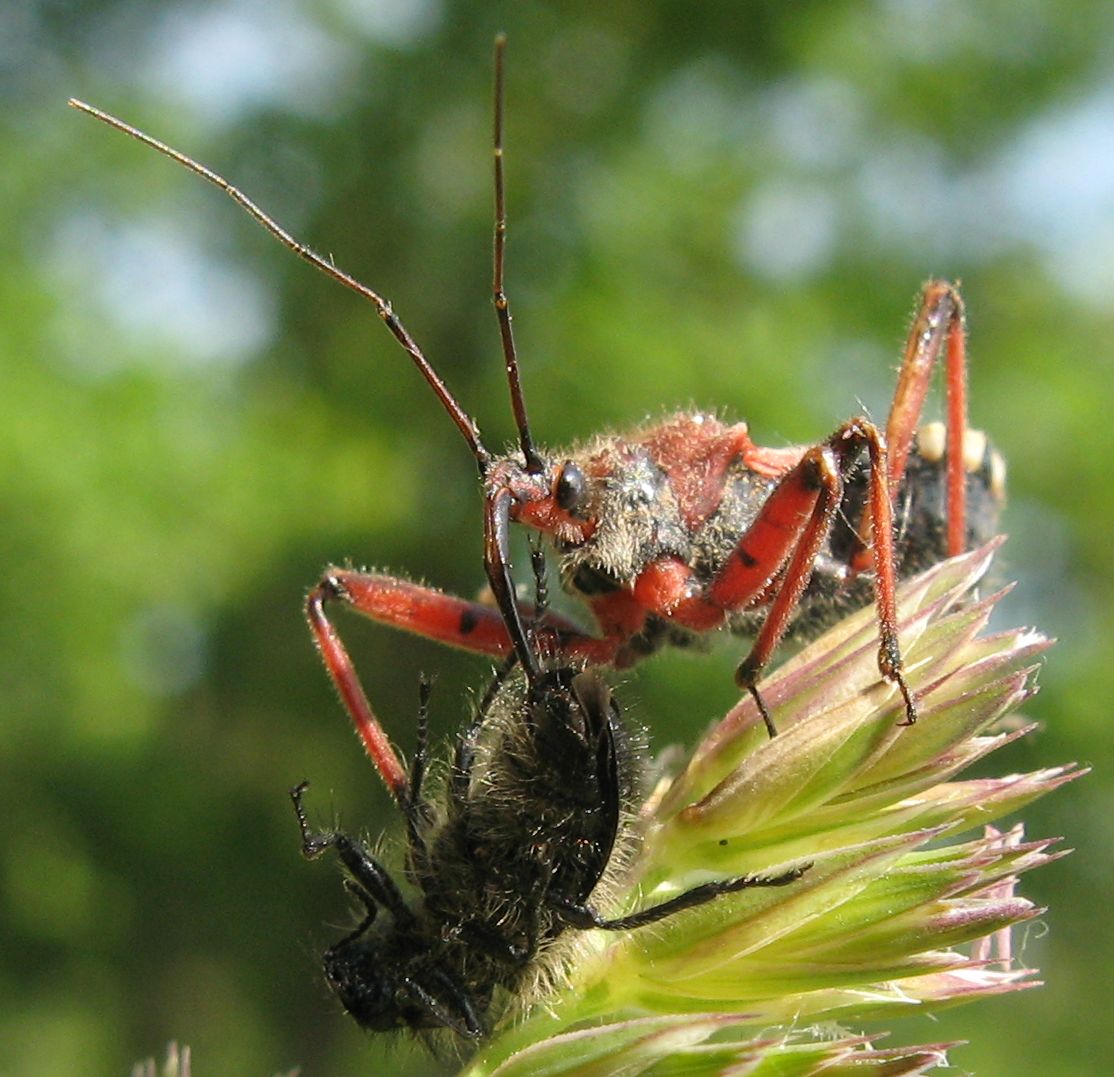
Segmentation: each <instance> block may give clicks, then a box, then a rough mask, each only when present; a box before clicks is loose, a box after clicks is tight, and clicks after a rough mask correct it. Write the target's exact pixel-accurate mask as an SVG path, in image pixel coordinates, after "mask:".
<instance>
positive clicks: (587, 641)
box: [71, 38, 1004, 777]
mask: <svg viewBox="0 0 1114 1077" xmlns="http://www.w3.org/2000/svg"><path fill="white" fill-rule="evenodd" d="M503 53H504V41H503V39H502V38H499V39H498V42H497V45H496V62H495V123H494V128H495V133H494V165H495V235H494V273H493V296H494V302H495V308H496V312H497V315H498V323H499V332H500V339H501V345H502V351H503V362H504V367H505V369H506V372H507V379H508V385H509V388H510V397H511V408H512V412H513V415H514V421H515V426H516V429H517V431H518V445H517V447H515V448H514V449H512V450H511V451H509V452H506V453H503V454H496V453H493V452H491V451H490V450H489V449H488V448H487V447H486V445H485V444H484V443H483V441H482V439H481V437H480V432H479V427H478V425H477V423H476V420H475V419H474V418H473V417H472V416H471V415H470V414H469V413H468V412H467V411H466V410H465V409H464V408H463V407H462V405H461V404H460V403H459V402H458V401H457V400H456V398H455V397H454V396H453V394H452V393H451V391H450V390H449V388H448V387H447V386H446V385H445V383H444V381H443V380H442V379H441V376H440V375H439V374H438V373H437V371H436V370H435V369H434V367H433V366H432V364H431V363H430V362H429V361H428V359H427V358H426V356H425V354H424V352H423V351H422V349H421V348H420V347H419V345H418V344H417V343H416V341H415V340H414V338H413V337H412V336H411V334H410V332H409V331H408V330H407V329H406V327H405V326H404V325H403V323H402V322H401V321H400V320H399V318H398V316H397V315H396V314H395V313H394V311H393V309H392V308H391V305H390V303H389V302H388V301H387V300H386V299H384V298H383V297H382V296H381V295H380V294H379V293H378V292H376V291H374V290H373V289H371V288H369V287H368V286H367V285H365V284H363V283H361V282H360V281H358V280H357V279H356V278H355V277H353V276H351V275H350V274H348V273H346V272H344V271H343V270H341V269H339V268H338V267H337V266H336V265H334V264H333V262H332V261H331V260H329V259H326V258H323V257H322V256H320V255H318V254H316V253H315V252H314V251H312V250H311V249H310V248H309V247H307V246H306V245H305V244H303V243H301V242H300V241H298V240H297V239H295V238H294V237H293V236H291V235H290V234H289V233H288V232H286V231H285V230H284V229H283V228H282V227H281V226H280V225H279V224H278V223H277V222H275V221H274V220H273V219H272V218H271V217H269V216H268V215H267V214H266V213H264V212H263V211H262V210H261V209H260V208H259V207H258V206H257V205H256V204H255V203H254V202H252V201H251V200H250V199H249V198H248V197H247V196H246V195H245V194H243V192H242V191H240V190H239V189H238V188H236V187H234V186H232V185H231V184H230V183H229V182H228V181H227V180H225V179H224V178H223V177H222V176H219V175H217V174H216V173H214V172H212V171H211V170H210V169H208V168H206V167H205V166H204V165H201V164H199V163H198V162H196V161H194V160H193V159H192V158H189V157H187V156H185V155H184V154H182V153H180V152H179V151H178V150H175V149H173V148H171V147H170V146H167V145H166V144H165V143H162V142H159V141H158V140H156V139H154V138H152V137H151V136H149V135H146V134H144V133H143V132H141V131H139V130H137V129H135V128H134V127H131V126H129V125H128V124H125V123H124V122H122V121H121V120H118V119H116V118H115V117H112V116H110V115H108V114H107V113H104V112H102V111H100V110H99V109H96V108H93V107H92V106H90V105H86V104H83V103H81V102H78V101H71V104H72V105H74V107H76V108H78V109H80V110H82V111H84V112H86V113H88V114H90V115H92V116H94V117H95V118H97V119H99V120H101V121H102V122H104V123H107V124H109V125H110V126H113V127H115V128H117V129H118V130H120V131H123V132H124V133H126V134H128V135H130V136H131V137H133V138H135V139H138V140H139V141H140V142H143V143H144V144H146V145H148V146H150V147H152V148H154V149H156V150H158V151H159V152H160V153H162V154H165V155H166V156H168V157H170V158H171V159H173V160H175V161H177V162H178V163H179V164H181V165H183V166H185V167H186V168H188V169H189V170H190V171H192V172H194V173H196V174H197V175H199V176H201V177H202V178H203V179H205V180H207V181H209V182H210V183H213V184H215V185H216V186H217V187H219V188H220V189H221V190H223V191H224V192H225V193H226V194H227V195H229V196H230V197H231V198H232V199H233V200H234V201H235V202H236V203H237V204H238V205H239V206H241V207H242V208H243V209H244V210H246V211H247V212H248V213H249V214H250V215H251V216H252V217H253V218H254V219H255V220H256V221H257V222H259V223H260V224H261V225H262V226H263V227H264V228H266V229H267V230H268V231H269V232H270V233H271V234H272V235H273V236H275V237H276V238H277V239H278V240H279V241H280V242H282V243H283V244H284V245H285V246H286V247H287V248H288V249H289V250H291V251H293V252H294V253H295V254H297V255H298V256H299V257H301V258H303V259H304V260H306V261H307V262H309V263H310V264H311V265H313V266H315V267H316V268H317V269H319V270H321V271H322V272H323V273H325V274H327V275H328V276H329V277H331V278H333V279H334V280H336V281H338V282H339V283H341V284H343V285H344V286H345V287H347V288H350V289H351V290H353V291H354V292H356V293H357V294H358V295H360V296H362V297H363V298H364V299H366V300H368V301H369V302H370V303H371V304H372V307H373V308H374V310H375V312H376V313H377V315H378V316H379V317H380V318H381V319H382V320H383V322H384V323H385V324H386V326H387V328H388V330H389V331H390V332H391V334H392V335H393V336H394V338H395V339H396V340H397V342H398V343H399V344H400V345H401V346H402V348H403V349H404V351H405V352H406V353H407V355H408V356H409V357H410V359H411V361H412V362H413V363H414V364H415V366H416V367H417V369H418V371H419V372H420V373H421V375H422V377H423V378H424V379H425V380H426V382H427V383H428V384H429V386H430V388H431V389H432V390H433V392H434V394H435V395H436V397H437V398H438V400H439V401H440V403H441V405H442V407H443V408H444V409H445V411H446V413H447V414H448V416H449V418H450V419H451V421H452V422H453V423H454V425H455V426H456V427H457V429H458V430H459V431H460V433H461V435H462V436H463V438H464V440H465V442H466V443H467V445H468V447H469V450H470V452H471V453H472V456H473V458H474V460H475V462H476V465H477V467H478V469H479V473H480V479H481V484H482V487H483V497H484V568H485V572H486V575H487V578H488V582H489V584H490V587H491V593H492V596H493V598H494V605H493V606H488V605H485V604H483V603H477V602H469V601H467V600H465V599H461V598H458V597H455V596H453V595H448V594H444V593H443V592H441V591H438V590H435V589H433V588H430V587H426V586H422V585H418V584H415V583H412V582H410V581H408V580H405V579H399V578H396V577H393V576H387V575H381V574H377V573H370V572H363V571H356V570H352V569H341V568H330V569H328V570H327V571H326V573H325V577H324V579H323V581H322V583H321V587H322V588H324V589H327V590H328V591H329V592H330V593H331V594H332V596H333V597H335V598H337V599H338V600H340V601H341V602H343V603H345V604H347V605H349V606H350V607H352V608H353V609H355V610H357V611H358V612H360V613H362V614H364V615H366V616H368V617H370V618H373V619H375V620H378V621H381V622H384V623H387V624H390V625H394V626H396V627H399V628H403V629H406V630H409V631H412V632H416V633H419V634H421V635H424V636H427V637H430V638H432V639H437V640H440V641H442V642H445V643H448V644H451V645H453V646H457V647H461V648H464V649H466V650H471V651H474V652H478V653H481V654H487V655H491V656H496V657H502V656H505V655H507V654H510V653H511V652H513V653H515V654H516V656H517V659H518V661H519V662H520V663H521V664H522V665H523V667H525V668H526V669H527V670H530V667H531V665H532V664H533V663H534V662H535V659H534V656H533V654H532V652H531V648H530V647H529V645H528V643H527V640H526V635H525V628H524V618H525V617H527V616H529V615H528V613H524V611H522V610H521V609H520V608H519V605H518V603H517V601H516V598H515V585H514V580H513V577H512V572H511V569H512V565H511V557H510V543H509V529H510V524H511V522H512V521H513V522H517V523H520V524H524V525H526V526H527V527H530V528H532V529H534V530H536V531H538V532H539V533H541V534H543V535H545V536H546V537H548V538H549V540H550V541H551V544H552V547H553V549H554V551H555V553H556V555H557V557H558V559H559V562H560V578H561V581H562V584H563V585H564V586H565V587H566V588H567V589H568V590H569V591H570V592H572V593H573V594H575V595H576V596H577V597H579V598H581V599H582V600H583V601H584V602H585V604H586V605H587V606H588V608H589V609H590V610H591V613H592V616H593V618H594V620H595V622H596V629H597V630H598V632H597V633H593V632H591V631H585V629H584V628H583V627H582V626H578V625H576V624H573V623H571V622H569V621H567V620H565V619H564V618H561V617H558V616H557V615H555V614H550V615H548V616H547V617H546V618H545V619H544V622H543V623H542V625H541V626H540V628H539V630H543V631H545V632H546V634H547V635H548V636H549V643H550V647H551V649H552V650H553V652H554V653H559V654H560V655H561V656H562V658H563V660H564V661H567V662H570V663H577V662H586V663H591V664H596V665H615V666H620V667H622V666H625V665H630V664H631V663H633V662H635V661H638V660H639V659H640V658H641V657H643V656H644V655H646V654H649V653H650V652H652V651H654V650H656V649H657V648H659V647H660V646H662V645H663V644H666V643H687V642H690V641H692V640H693V639H696V638H699V637H701V636H704V635H705V634H706V633H709V632H711V631H714V630H717V629H722V628H726V629H730V630H734V631H740V632H743V633H745V634H747V635H750V636H751V637H753V643H752V646H751V648H750V651H749V653H748V654H747V656H746V657H745V658H744V659H743V661H742V662H741V663H740V665H739V667H738V670H737V673H736V680H737V683H738V684H739V686H740V688H742V689H744V690H746V691H748V692H749V693H750V694H751V695H752V696H753V698H754V700H755V702H756V703H757V705H758V707H759V709H760V711H761V713H762V716H763V718H764V719H765V722H766V726H767V728H768V730H769V732H770V734H771V735H772V734H773V733H774V732H775V727H774V723H773V720H772V718H771V716H770V714H769V712H768V711H767V710H766V708H765V705H764V704H763V701H762V697H761V695H760V694H759V691H758V683H759V681H760V679H761V677H762V675H763V672H764V670H765V669H766V667H767V665H768V664H769V662H770V661H771V659H772V658H773V655H774V653H775V652H776V650H777V647H778V645H779V643H780V642H781V640H782V639H783V638H785V637H786V636H787V635H790V636H792V635H802V634H805V633H807V631H809V630H815V628H817V627H822V626H824V625H827V624H831V623H834V621H835V620H836V619H837V617H838V615H839V613H840V612H841V611H842V610H843V609H846V608H847V607H848V606H849V605H861V604H863V603H864V602H869V601H871V599H873V601H874V602H875V604H876V607H877V611H878V626H879V649H878V665H879V669H880V671H881V672H882V674H883V676H884V677H885V678H886V680H888V681H889V682H890V683H891V684H893V685H894V686H895V687H896V688H897V689H898V690H899V691H900V693H901V696H902V698H903V701H904V707H905V724H912V723H913V722H914V721H915V720H916V717H917V702H916V693H915V692H914V691H913V689H912V688H911V687H910V685H909V684H908V683H907V680H906V677H905V670H904V663H903V660H902V656H901V648H900V643H899V626H898V622H897V609H896V600H895V584H896V580H897V579H898V577H900V576H901V575H902V574H904V573H905V572H906V571H907V570H908V565H909V564H910V563H918V564H923V563H925V562H926V561H928V562H931V561H936V560H940V559H941V558H943V557H945V556H953V555H956V554H959V553H961V552H963V551H964V550H965V549H968V548H970V547H971V546H972V545H973V542H972V538H971V527H970V520H969V519H968V515H969V514H968V501H969V499H970V496H971V495H970V490H971V488H972V487H974V489H975V494H976V495H978V494H980V493H982V494H985V496H983V497H982V507H983V509H984V510H986V511H983V512H980V513H979V514H978V515H977V517H976V519H975V524H976V534H975V538H974V543H978V542H980V541H982V540H983V539H984V538H986V537H989V533H993V529H994V521H995V519H996V515H997V508H998V506H999V505H1000V504H1001V501H1002V498H1003V493H1004V468H1003V466H1002V464H1001V460H1000V458H999V457H998V456H997V454H996V453H994V452H993V451H992V450H991V449H989V448H988V446H987V442H986V439H985V437H983V436H982V435H980V434H978V433H977V432H975V431H972V430H970V429H968V426H967V390H966V369H967V355H966V331H965V314H964V305H963V300H962V297H961V296H960V294H959V291H958V289H957V288H956V286H954V285H953V284H950V283H948V282H947V281H942V280H933V281H930V282H928V283H927V284H926V285H925V286H924V289H923V292H922V295H921V299H920V303H919V306H918V310H917V313H916V315H915V317H914V320H913V323H912V326H911V328H910V331H909V335H908V339H907V342H906V346H905V352H904V355H903V358H902V362H901V367H900V371H899V374H898V381H897V385H896V387H895V390H894V396H893V403H892V404H891V407H890V412H889V415H888V417H887V421H886V423H885V426H884V429H883V428H881V427H879V426H876V425H875V424H874V423H873V422H872V421H871V420H869V419H868V418H866V417H865V416H856V417H853V418H851V419H848V420H847V421H845V422H844V423H842V424H841V425H840V426H838V427H837V428H836V430H835V431H834V432H833V433H831V434H830V435H828V436H827V437H826V438H823V439H822V440H820V441H818V442H817V443H815V444H813V445H796V446H781V447H767V446H762V445H760V444H758V443H756V442H755V441H754V440H752V438H751V436H750V434H749V432H748V429H747V425H746V424H745V423H742V422H737V423H725V422H723V421H721V420H720V419H719V418H717V417H716V415H714V414H711V413H708V412H681V413H677V414H673V415H669V416H667V417H666V418H664V419H661V420H658V421H655V422H652V423H649V424H647V425H646V426H644V427H642V428H640V429H636V430H634V431H630V432H629V433H626V434H621V435H608V436H604V437H599V438H597V439H595V440H594V441H591V442H589V443H588V444H586V445H583V446H577V447H573V448H570V449H567V450H564V451H557V452H545V451H542V450H541V449H539V448H538V446H537V444H536V443H535V440H534V436H533V433H532V431H531V428H530V424H529V421H528V419H527V412H526V405H525V400H524V396H523V392H522V385H521V379H520V375H519V365H518V357H517V352H516V347H515V342H514V337H513V334H512V331H511V315H510V306H509V302H508V299H507V294H506V292H505V290H504V262H505V251H506V238H507V219H506V207H505V196H504V179H503ZM940 360H942V362H943V365H944V366H945V369H946V375H945V385H946V390H947V421H946V424H945V426H944V427H941V429H944V430H945V431H946V436H945V437H944V439H943V441H942V442H941V443H940V445H939V446H938V449H939V452H938V455H937V456H928V457H924V458H923V459H922V458H921V457H919V455H918V453H919V449H918V445H919V443H920V441H921V434H923V428H922V429H921V430H920V431H918V425H919V423H920V420H921V416H922V411H923V408H924V401H925V396H926V393H927V391H928V388H929V386H930V384H931V381H932V377H933V373H934V371H935V368H936V367H937V366H938V365H939V362H938V361H940ZM980 446H981V451H980ZM920 462H927V463H928V464H929V466H930V468H933V469H936V470H937V471H938V472H939V473H940V475H941V476H942V483H941V484H937V483H936V480H935V479H932V480H931V482H930V483H929V485H931V486H933V487H934V488H935V487H936V486H937V485H938V486H939V489H941V490H942V491H943V495H944V497H943V504H942V505H941V506H940V509H939V511H938V512H937V516H938V518H939V520H940V522H941V526H940V527H938V528H930V529H927V530H926V529H920V530H918V529H917V528H916V527H906V528H904V529H903V528H902V519H903V513H904V512H905V510H906V508H907V506H908V504H909V502H910V499H914V500H915V499H916V497H917V496H918V494H919V493H920V492H921V487H920V486H918V482H919V481H920V480H919V479H918V467H917V465H918V463H920ZM984 473H985V474H986V476H987V478H986V479H985V480H984V479H983V478H981V476H982V474H984ZM927 536H931V541H929V540H928V538H927ZM907 555H908V556H907ZM329 631H331V628H330V629H329ZM329 671H330V674H331V675H332V676H333V678H334V680H335V681H336V683H337V685H338V688H339V689H340V691H341V693H342V695H344V696H345V698H346V701H347V700H348V693H347V691H346V688H345V685H344V683H343V681H344V673H343V671H340V670H338V669H336V668H335V667H333V666H332V665H331V664H330V666H329ZM532 672H534V673H536V672H537V670H536V669H534V670H532ZM354 717H355V718H356V720H357V721H360V720H361V719H360V716H359V715H355V714H354ZM396 777H397V776H396Z"/></svg>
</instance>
